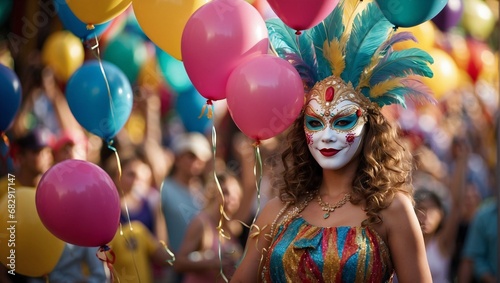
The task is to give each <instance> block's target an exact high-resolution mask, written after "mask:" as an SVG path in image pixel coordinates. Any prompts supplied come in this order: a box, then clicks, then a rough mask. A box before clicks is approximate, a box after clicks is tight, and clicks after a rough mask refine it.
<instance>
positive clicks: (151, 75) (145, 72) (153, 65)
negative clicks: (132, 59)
mask: <svg viewBox="0 0 500 283" xmlns="http://www.w3.org/2000/svg"><path fill="white" fill-rule="evenodd" d="M162 83H163V78H162V76H161V74H160V71H159V67H158V63H157V62H156V57H154V56H151V58H148V59H147V60H146V62H145V63H144V65H143V66H142V67H141V70H140V71H139V75H138V76H137V85H138V86H143V87H148V88H150V89H152V90H158V89H159V87H160V85H161V84H162Z"/></svg>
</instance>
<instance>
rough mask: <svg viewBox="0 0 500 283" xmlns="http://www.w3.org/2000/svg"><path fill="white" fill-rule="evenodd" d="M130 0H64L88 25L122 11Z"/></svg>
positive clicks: (107, 18) (100, 21)
mask: <svg viewBox="0 0 500 283" xmlns="http://www.w3.org/2000/svg"><path fill="white" fill-rule="evenodd" d="M131 1H132V0H85V1H82V0H66V3H68V6H69V8H70V9H71V11H73V13H74V14H75V15H76V16H77V17H78V18H79V19H80V20H81V21H82V22H84V23H86V24H88V25H96V24H102V23H105V22H107V21H109V20H112V19H113V18H115V17H116V16H118V15H119V14H121V13H123V11H125V10H126V9H127V8H128V6H130V3H131Z"/></svg>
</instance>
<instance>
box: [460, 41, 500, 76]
mask: <svg viewBox="0 0 500 283" xmlns="http://www.w3.org/2000/svg"><path fill="white" fill-rule="evenodd" d="M466 43H467V47H468V48H469V54H470V56H469V62H468V64H467V68H466V70H467V73H468V74H469V76H470V77H471V79H472V80H473V81H474V82H476V81H477V79H478V78H479V75H480V74H481V72H482V71H483V69H484V68H485V67H487V66H488V67H493V68H498V65H495V54H493V51H491V49H490V47H489V46H488V44H486V43H484V42H482V41H478V40H476V39H472V38H469V39H467V40H466Z"/></svg>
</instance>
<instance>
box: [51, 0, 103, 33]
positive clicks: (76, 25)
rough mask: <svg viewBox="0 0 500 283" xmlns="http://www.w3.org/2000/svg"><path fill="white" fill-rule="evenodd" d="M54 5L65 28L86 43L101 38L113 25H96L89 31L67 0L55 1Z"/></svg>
mask: <svg viewBox="0 0 500 283" xmlns="http://www.w3.org/2000/svg"><path fill="white" fill-rule="evenodd" d="M54 5H55V8H56V11H57V15H58V16H59V19H60V20H61V22H62V24H63V26H64V28H65V29H67V30H69V31H71V32H72V33H73V34H74V35H76V36H77V37H79V38H80V39H82V40H84V41H85V40H89V39H93V38H95V37H96V36H100V35H101V34H102V33H103V32H104V31H105V30H106V29H107V28H108V27H109V25H110V24H111V22H105V23H103V24H100V25H95V26H94V29H90V30H89V29H87V24H85V23H84V22H82V21H80V19H78V17H77V16H75V14H74V13H73V11H71V9H70V8H69V6H68V4H66V0H55V1H54Z"/></svg>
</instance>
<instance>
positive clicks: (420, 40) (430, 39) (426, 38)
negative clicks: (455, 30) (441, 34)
mask: <svg viewBox="0 0 500 283" xmlns="http://www.w3.org/2000/svg"><path fill="white" fill-rule="evenodd" d="M403 31H405V32H411V33H412V34H413V36H415V38H416V39H417V42H414V41H412V40H407V41H403V42H398V43H396V44H394V50H401V49H406V48H420V49H423V50H429V49H431V48H433V47H434V43H435V40H436V26H435V25H434V23H432V21H426V22H423V23H421V24H419V25H416V26H413V27H409V28H398V30H397V32H403Z"/></svg>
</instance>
